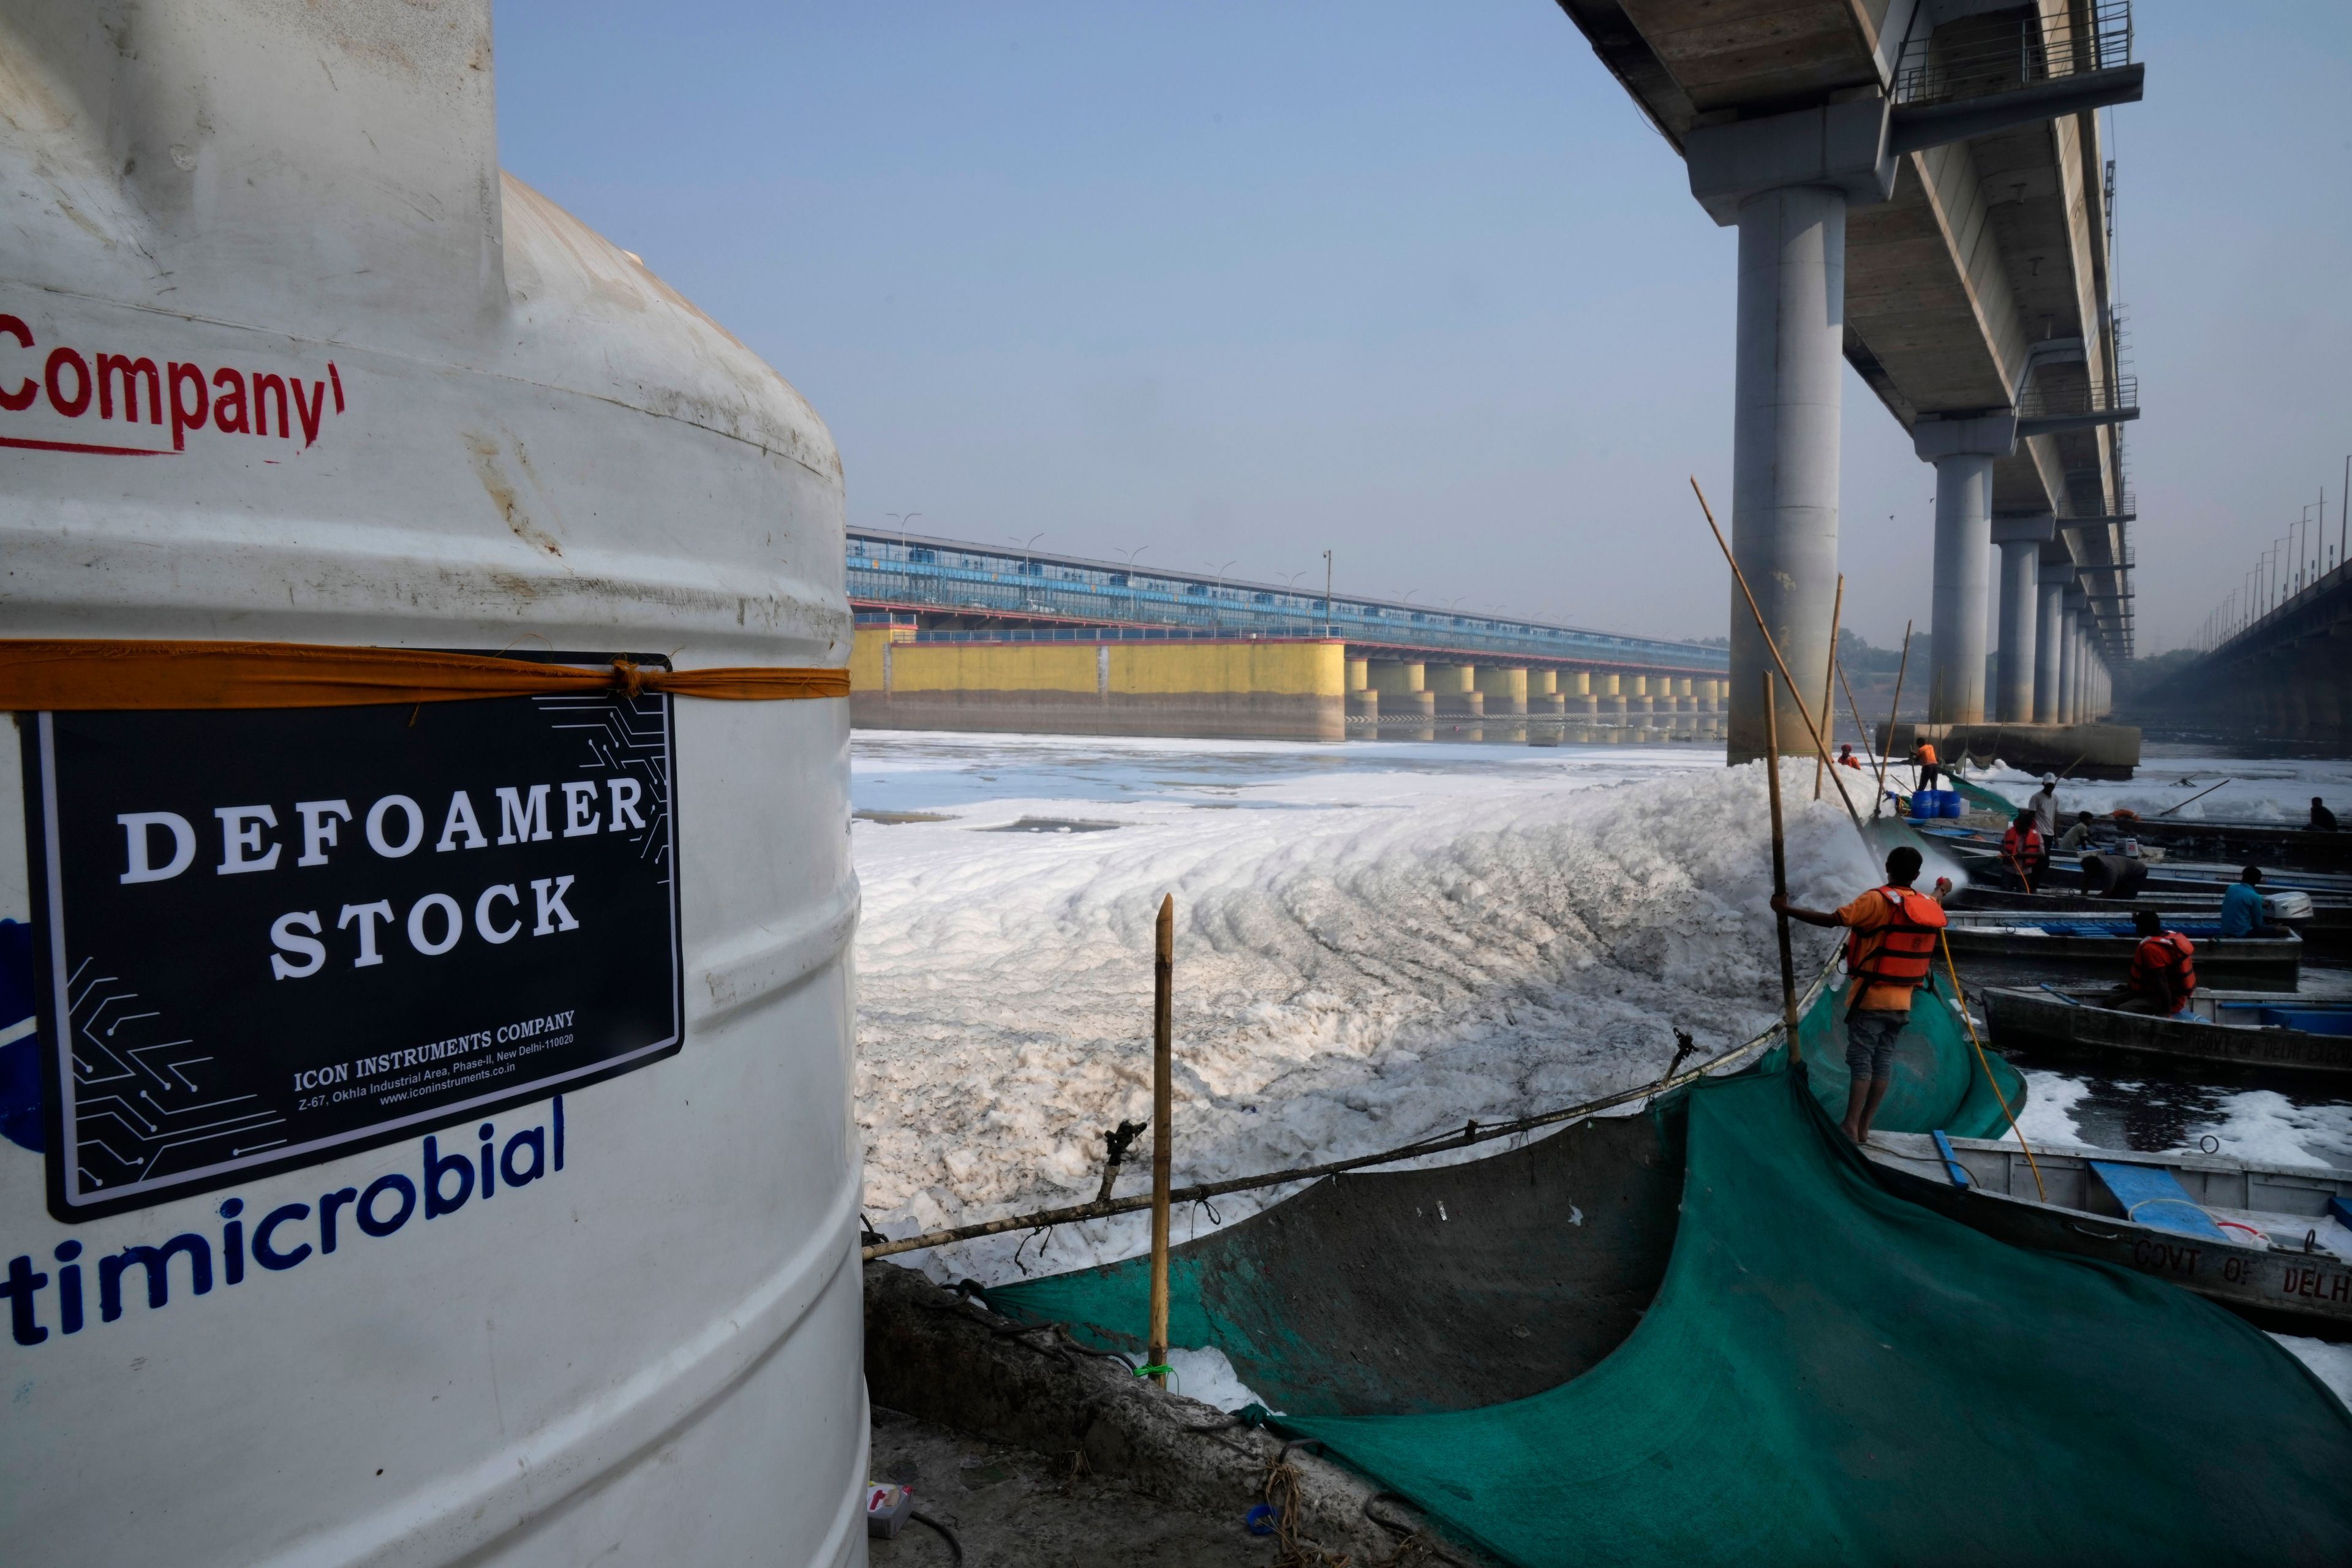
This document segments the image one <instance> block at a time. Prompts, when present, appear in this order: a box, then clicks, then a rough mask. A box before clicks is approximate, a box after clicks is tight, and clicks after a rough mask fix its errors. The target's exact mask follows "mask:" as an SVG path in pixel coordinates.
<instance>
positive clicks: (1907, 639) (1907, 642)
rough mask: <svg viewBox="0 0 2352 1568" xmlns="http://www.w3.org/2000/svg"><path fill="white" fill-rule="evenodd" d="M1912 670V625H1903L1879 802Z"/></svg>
mask: <svg viewBox="0 0 2352 1568" xmlns="http://www.w3.org/2000/svg"><path fill="white" fill-rule="evenodd" d="M1909 668H1911V623H1910V622H1909V621H1906V622H1904V623H1903V657H1902V658H1899V659H1897V660H1895V701H1894V703H1893V705H1892V706H1890V707H1889V708H1888V709H1887V710H1886V745H1885V749H1884V750H1882V751H1881V752H1879V753H1878V800H1880V801H1883V800H1885V798H1886V764H1887V763H1891V762H1893V761H1894V760H1895V720H1896V718H1898V717H1899V716H1900V715H1901V714H1902V712H1903V676H1904V673H1905V672H1906V670H1908V669H1909ZM1870 815H1871V816H1877V815H1878V801H1873V802H1872V803H1871V805H1870Z"/></svg>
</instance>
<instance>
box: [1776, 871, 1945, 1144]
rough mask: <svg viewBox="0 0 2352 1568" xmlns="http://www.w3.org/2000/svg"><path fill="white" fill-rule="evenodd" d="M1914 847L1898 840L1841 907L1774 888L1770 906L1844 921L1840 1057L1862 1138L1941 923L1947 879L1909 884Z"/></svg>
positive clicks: (1852, 1129) (1891, 1076)
mask: <svg viewBox="0 0 2352 1568" xmlns="http://www.w3.org/2000/svg"><path fill="white" fill-rule="evenodd" d="M1920 864H1921V860H1920V855H1919V851H1917V850H1916V849H1914V848H1912V847H1910V846H1909V845H1907V844H1902V845H1897V846H1896V847H1895V848H1894V849H1893V850H1891V851H1889V852H1888V854H1887V857H1886V885H1885V886H1884V887H1880V888H1874V889H1871V890H1870V891H1869V892H1866V893H1864V894H1863V895H1862V896H1861V897H1860V898H1858V899H1855V900H1853V902H1852V903H1849V904H1847V905H1846V906H1845V907H1844V908H1843V909H1841V910H1808V909H1801V908H1799V907H1798V906H1797V905H1795V904H1792V903H1790V901H1789V900H1787V899H1786V898H1785V897H1783V896H1782V895H1780V894H1779V893H1775V894H1773V895H1772V912H1773V913H1774V914H1778V915H1786V916H1788V917H1789V918H1790V920H1800V921H1804V922H1805V923H1806V924H1807V925H1816V926H1842V927H1843V928H1844V929H1845V931H1846V932H1847V935H1846V947H1845V966H1846V973H1848V974H1851V975H1852V976H1853V986H1852V988H1851V989H1850V990H1848V992H1847V993H1846V1014H1845V1040H1846V1045H1845V1065H1846V1070H1847V1071H1848V1072H1849V1073H1850V1074H1852V1076H1853V1083H1852V1085H1851V1087H1850V1088H1849V1089H1847V1091H1846V1105H1845V1120H1844V1121H1843V1123H1842V1125H1843V1127H1844V1128H1845V1135H1846V1136H1847V1137H1848V1138H1851V1139H1853V1141H1854V1142H1856V1143H1860V1142H1863V1141H1864V1139H1866V1138H1868V1137H1869V1136H1870V1120H1871V1118H1872V1117H1874V1116H1875V1115H1877V1114H1878V1107H1879V1103H1880V1102H1881V1101H1882V1100H1885V1098H1886V1091H1887V1090H1888V1089H1891V1088H1893V1087H1894V1084H1895V1037H1897V1036H1898V1035H1900V1034H1902V1032H1903V1026H1905V1025H1906V1024H1907V1023H1909V1022H1910V1021H1911V993H1912V992H1913V991H1915V990H1916V989H1917V988H1918V987H1920V986H1921V985H1924V984H1927V976H1928V973H1929V972H1930V970H1931V968H1932V967H1933V964H1934V963H1935V957H1936V943H1937V940H1938V938H1939V937H1940V935H1941V933H1942V931H1943V930H1944V925H1945V920H1944V899H1945V897H1946V896H1947V895H1948V894H1949V893H1950V892H1951V890H1952V883H1951V879H1950V878H1948V877H1938V878H1937V879H1936V891H1935V895H1934V897H1932V898H1931V897H1929V896H1927V894H1924V893H1921V892H1919V891H1917V890H1916V889H1914V888H1913V887H1912V886H1911V884H1912V883H1913V882H1914V881H1915V880H1916V879H1917V878H1918V875H1919V868H1920Z"/></svg>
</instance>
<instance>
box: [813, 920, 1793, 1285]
mask: <svg viewBox="0 0 2352 1568" xmlns="http://www.w3.org/2000/svg"><path fill="white" fill-rule="evenodd" d="M1836 968H1837V959H1836V957H1835V956H1834V955H1832V957H1831V959H1830V961H1829V962H1828V963H1825V964H1823V965H1822V971H1821V973H1819V974H1817V975H1815V976H1814V977H1813V983H1812V984H1811V985H1810V986H1808V987H1806V989H1805V994H1804V997H1803V999H1802V1000H1801V1001H1800V1002H1799V1003H1798V1005H1797V1008H1798V1011H1799V1013H1802V1012H1803V1011H1804V1010H1805V1009H1806V1008H1808V1007H1810V1006H1811V1005H1812V1003H1813V1000H1814V998H1815V997H1817V996H1818V995H1820V994H1821V990H1822V986H1823V985H1824V984H1827V983H1828V981H1829V979H1830V977H1831V975H1832V973H1834V972H1835V971H1836ZM1787 1033H1788V1028H1787V1026H1786V1025H1785V1024H1782V1023H1778V1022H1776V1023H1774V1024H1773V1025H1772V1026H1771V1027H1770V1028H1769V1029H1766V1030H1765V1031H1764V1032H1763V1033H1762V1034H1760V1035H1758V1036H1756V1037H1754V1038H1752V1039H1750V1040H1748V1041H1747V1042H1746V1043H1745V1044H1743V1045H1738V1046H1734V1047H1731V1048H1730V1049H1729V1050H1727V1051H1724V1052H1722V1053H1721V1054H1720V1055H1717V1056H1715V1057H1711V1058H1708V1059H1707V1060H1706V1061H1704V1062H1701V1063H1700V1064H1699V1065H1698V1066H1696V1067H1695V1068H1687V1069H1685V1071H1683V1072H1681V1073H1679V1074H1675V1073H1669V1074H1668V1075H1666V1076H1665V1077H1663V1078H1661V1079H1658V1080H1657V1081H1656V1082H1655V1083H1650V1084H1644V1085H1643V1086H1642V1087H1641V1088H1639V1089H1622V1090H1620V1091H1619V1092H1617V1093H1615V1094H1611V1095H1604V1096H1602V1097H1601V1099H1599V1100H1585V1101H1583V1102H1581V1103H1580V1104H1577V1105H1570V1106H1566V1107H1563V1108H1562V1109H1560V1110H1548V1111H1545V1112H1543V1113H1541V1114H1540V1115H1536V1116H1523V1117H1521V1118H1519V1119H1518V1120H1517V1121H1501V1122H1496V1123H1494V1124H1493V1125H1491V1126H1486V1125H1481V1124H1480V1123H1478V1122H1476V1121H1471V1122H1469V1123H1466V1124H1465V1127H1464V1129H1463V1130H1462V1131H1459V1132H1446V1133H1433V1134H1432V1135H1431V1136H1429V1137H1427V1138H1423V1139H1418V1140H1416V1141H1414V1142H1411V1143H1404V1144H1400V1145H1398V1146H1397V1147H1396V1148H1393V1149H1387V1150H1383V1151H1381V1152H1379V1153H1377V1154H1359V1155H1357V1156H1356V1157H1355V1158H1353V1159H1349V1160H1332V1161H1328V1162H1326V1163H1323V1164H1319V1165H1300V1166H1296V1167H1294V1168H1292V1169H1290V1170H1287V1171H1269V1172H1267V1173H1265V1174H1263V1175H1257V1176H1235V1177H1233V1178H1231V1179H1229V1180H1226V1181H1222V1182H1202V1183H1200V1184H1196V1185H1193V1186H1189V1187H1179V1188H1177V1189H1176V1190H1175V1191H1173V1192H1171V1193H1170V1194H1168V1201H1169V1204H1170V1205H1171V1206H1172V1205H1176V1204H1187V1203H1198V1202H1201V1201H1202V1200H1204V1199H1208V1198H1214V1197H1222V1196H1223V1195H1224V1194H1227V1193H1244V1192H1253V1191H1255V1190H1257V1189H1260V1188H1264V1187H1279V1186H1285V1185H1287V1184H1290V1183H1292V1182H1304V1181H1311V1180H1314V1179H1316V1178H1318V1177H1322V1176H1337V1175H1342V1174H1345V1173H1348V1172H1349V1171H1360V1170H1363V1169H1365V1168H1367V1167H1369V1166H1373V1165H1392V1164H1395V1163H1398V1162H1399V1161H1402V1160H1417V1159H1420V1158H1421V1157H1423V1155H1426V1154H1443V1153H1448V1152H1452V1151H1454V1150H1456V1149H1466V1148H1469V1147H1471V1146H1472V1145H1474V1144H1478V1143H1488V1142H1493V1141H1495V1140H1496V1139H1497V1138H1512V1137H1517V1135H1518V1134H1520V1133H1522V1132H1528V1131H1534V1130H1535V1129H1537V1128H1539V1127H1549V1126H1552V1125H1554V1124H1556V1123H1559V1122H1563V1121H1582V1120H1584V1119H1585V1118H1587V1117H1590V1116H1593V1115H1597V1114H1598V1113H1600V1112H1601V1111H1603V1110H1612V1109H1614V1108H1615V1107H1617V1106H1620V1105H1630V1104H1632V1103H1633V1102H1634V1101H1636V1100H1649V1099H1652V1098H1654V1097H1655V1096H1657V1095H1661V1094H1664V1093H1667V1092H1668V1091H1670V1090H1673V1089H1680V1088H1681V1087H1682V1086H1683V1085H1685V1084H1687V1083H1695V1082H1696V1081H1697V1080H1698V1079H1702V1078H1705V1077H1706V1076H1707V1075H1708V1074H1710V1073H1712V1072H1715V1071H1717V1069H1719V1068H1724V1067H1727V1066H1729V1065H1730V1064H1731V1063H1733V1062H1736V1061H1738V1060H1739V1059H1740V1058H1743V1057H1747V1056H1750V1055H1753V1054H1754V1053H1756V1052H1757V1051H1759V1050H1762V1049H1763V1048H1765V1047H1768V1046H1769V1045H1771V1044H1772V1043H1773V1042H1774V1041H1775V1040H1776V1039H1779V1038H1780V1037H1783V1036H1785V1035H1786V1034H1787ZM1150 1206H1151V1194H1149V1193H1139V1194H1135V1195H1133V1196H1131V1197H1124V1198H1113V1199H1110V1200H1109V1201H1108V1202H1104V1201H1102V1200H1100V1199H1097V1201H1095V1202H1093V1203H1090V1204H1075V1205H1071V1206H1069V1207H1067V1208H1058V1209H1040V1210H1038V1211H1037V1212H1035V1213H1034V1214H1025V1215H1006V1216H1005V1217H1004V1218H1003V1219H992V1220H983V1221H982V1222H981V1223H980V1224H978V1225H965V1226H954V1227H952V1228H950V1229H946V1230H930V1231H925V1232H924V1233H922V1234H921V1235H920V1236H909V1237H903V1238H901V1239H899V1240H898V1241H887V1242H881V1243H878V1244H877V1245H874V1246H870V1247H860V1248H859V1249H858V1257H859V1258H860V1260H861V1261H864V1262H869V1263H870V1262H872V1261H873V1260H874V1259H875V1258H888V1257H891V1256H893V1255H895V1254H898V1253H901V1252H920V1251H924V1250H926V1249H928V1248H930V1247H946V1246H949V1245H950V1244H952V1243H955V1242H959V1241H975V1240H978V1239H979V1238H980V1237H983V1236H998V1235H1002V1234H1003V1233H1004V1232H1006V1231H1013V1230H1041V1229H1044V1228H1045V1227H1046V1226H1056V1225H1069V1224H1073V1223H1075V1222H1076V1221H1078V1220H1087V1219H1107V1218H1108V1217H1110V1216H1111V1215H1121V1214H1132V1213H1134V1212H1135V1211H1137V1210H1139V1209H1146V1208H1149V1207H1150Z"/></svg>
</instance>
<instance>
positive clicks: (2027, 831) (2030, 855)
mask: <svg viewBox="0 0 2352 1568" xmlns="http://www.w3.org/2000/svg"><path fill="white" fill-rule="evenodd" d="M2000 860H2001V864H2002V865H2004V866H2006V867H2008V868H2010V870H2011V872H2012V873H2013V874H2014V875H2015V876H2016V878H2017V881H2018V885H2019V886H2020V887H2021V888H2023V889H2025V890H2026V891H2027V892H2029V893H2030V892H2032V891H2033V884H2034V883H2036V882H2038V881H2040V880H2041V879H2042V868H2043V867H2045V866H2047V865H2048V864H2049V863H2050V846H2049V843H2048V842H2047V841H2046V840H2045V839H2043V838H2042V829H2041V827H2040V826H2039V825H2037V824H2036V823H2035V821H2034V819H2033V813H2032V812H2030V811H2021V812H2019V813H2018V814H2017V816H2016V819H2015V820H2014V821H2012V822H2011V823H2010V825H2009V831H2008V832H2006V833H2004V834H2002V835H2001V836H2000Z"/></svg>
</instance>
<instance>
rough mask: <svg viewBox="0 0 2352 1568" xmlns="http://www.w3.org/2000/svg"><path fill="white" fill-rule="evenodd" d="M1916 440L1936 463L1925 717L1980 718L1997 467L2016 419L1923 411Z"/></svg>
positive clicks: (2012, 438) (2013, 444)
mask: <svg viewBox="0 0 2352 1568" xmlns="http://www.w3.org/2000/svg"><path fill="white" fill-rule="evenodd" d="M1911 446H1912V449H1913V450H1914V451H1916V452H1917V453H1918V454H1919V456H1920V457H1921V458H1923V459H1925V460H1926V461H1928V462H1931V463H1934V464H1935V465H1936V595H1935V623H1934V630H1935V637H1936V645H1935V647H1936V652H1935V658H1934V661H1933V663H1932V665H1931V666H1930V668H1929V669H1928V671H1927V718H1928V721H1930V722H1932V723H1937V724H1977V723H1981V722H1983V721H1984V716H1985V700H1984V679H1985V678H1984V670H1985V601H1986V588H1987V586H1988V580H1989V578H1990V575H1991V555H1992V465H1993V459H1994V458H2005V457H2007V456H2009V455H2010V453H2011V452H2013V451H2015V450H2016V449H2017V418H2016V416H2014V415H2012V414H2000V415H1986V416H1979V417H1976V418H1968V419H1946V418H1939V417H1935V416H1927V417H1923V418H1921V419H1920V420H1919V422H1918V423H1917V424H1916V425H1914V426H1912V427H1911Z"/></svg>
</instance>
